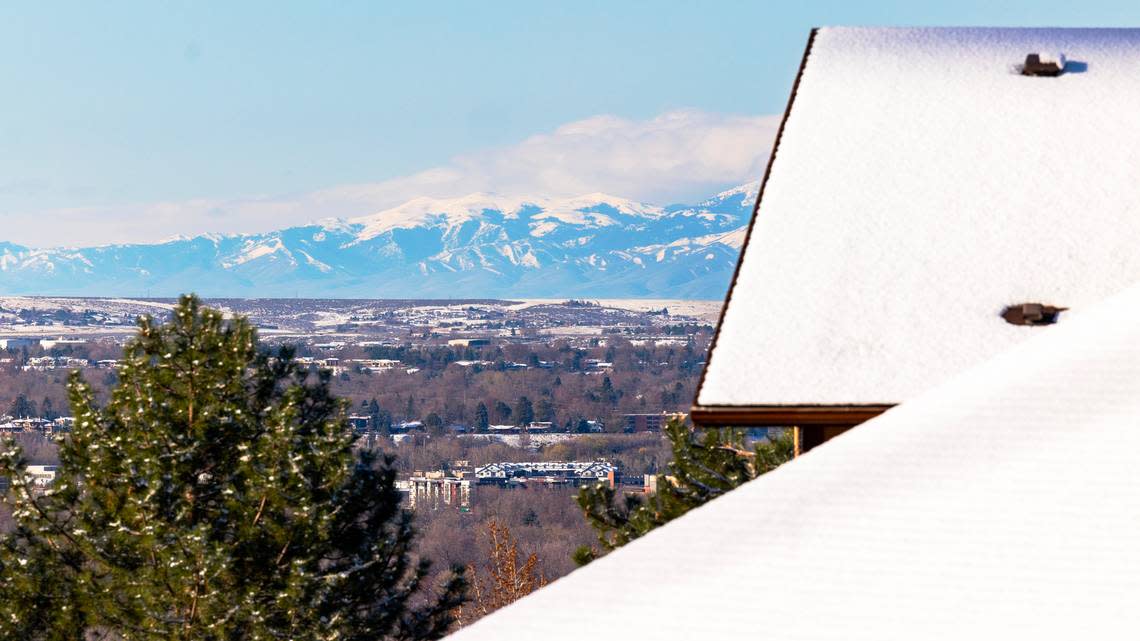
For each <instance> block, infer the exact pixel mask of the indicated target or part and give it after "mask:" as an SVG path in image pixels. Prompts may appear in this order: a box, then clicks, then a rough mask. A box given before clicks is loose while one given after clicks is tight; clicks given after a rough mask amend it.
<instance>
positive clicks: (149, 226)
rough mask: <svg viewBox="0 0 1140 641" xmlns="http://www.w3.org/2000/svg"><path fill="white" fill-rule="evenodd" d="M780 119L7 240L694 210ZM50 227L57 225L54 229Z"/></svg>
mask: <svg viewBox="0 0 1140 641" xmlns="http://www.w3.org/2000/svg"><path fill="white" fill-rule="evenodd" d="M778 126H779V118H778V117H777V116H731V115H723V114H712V113H707V112H702V111H696V110H683V111H671V112H668V113H665V114H662V115H660V116H657V117H656V118H653V119H650V120H640V121H639V120H629V119H625V118H619V117H616V116H607V115H602V116H594V117H591V118H586V119H585V120H579V121H576V122H571V123H568V124H565V125H562V126H561V127H558V128H557V129H555V130H554V131H552V132H550V133H544V134H538V135H535V136H531V137H530V138H527V139H526V140H524V141H522V142H520V143H518V144H516V145H510V146H506V147H499V148H492V149H485V150H481V151H477V152H474V153H469V154H463V155H460V156H457V157H455V158H453V159H452V160H451V161H450V162H448V163H447V164H446V165H444V166H441V167H436V168H433V169H429V170H427V171H422V172H419V173H416V174H412V175H410V176H404V177H400V178H393V179H389V180H384V181H380V182H376V183H365V184H352V185H340V186H335V187H330V188H327V189H322V190H319V191H315V192H312V193H307V194H301V195H298V196H295V197H251V198H244V199H230V200H213V199H198V200H191V201H181V202H164V203H147V204H138V205H129V206H123V207H98V208H74V209H57V210H51V211H44V212H33V213H27V214H9V215H6V216H5V217H4V219H5V220H6V221H7V222H8V233H7V234H5V236H6V239H7V240H11V241H13V242H17V243H23V244H29V245H33V246H45V245H91V244H99V243H117V242H151V241H155V240H159V239H162V238H168V237H171V236H175V235H195V234H200V233H204V232H219V233H235V232H255V231H267V230H271V229H278V228H281V227H287V226H290V225H296V224H302V223H305V222H310V221H313V220H317V219H320V218H327V217H351V216H359V215H364V214H369V213H372V212H375V211H377V210H380V209H384V208H387V207H391V206H394V205H397V204H400V203H402V202H404V201H407V200H410V199H412V198H415V197H417V196H433V197H437V198H447V197H454V196H461V195H464V194H468V193H471V192H476V191H493V192H499V193H504V194H518V195H541V196H570V195H577V194H585V193H593V192H606V193H610V194H614V195H618V196H622V197H625V198H632V199H636V200H643V201H647V202H651V203H655V204H668V203H673V202H691V201H693V200H695V199H698V198H703V197H705V196H709V195H711V194H712V193H713V192H715V191H716V190H719V189H721V188H723V187H726V186H731V185H735V184H739V183H743V182H747V181H749V180H756V179H758V178H759V177H760V173H761V171H762V170H763V166H764V163H765V162H766V161H767V159H768V152H769V149H770V148H771V144H772V141H773V140H774V138H775V134H776V129H777V127H778ZM45 221H50V224H47V225H45V224H44V223H45Z"/></svg>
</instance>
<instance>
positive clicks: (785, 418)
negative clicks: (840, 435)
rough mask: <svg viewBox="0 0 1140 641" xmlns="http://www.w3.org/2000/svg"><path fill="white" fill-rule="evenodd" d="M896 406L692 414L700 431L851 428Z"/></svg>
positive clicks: (716, 409)
mask: <svg viewBox="0 0 1140 641" xmlns="http://www.w3.org/2000/svg"><path fill="white" fill-rule="evenodd" d="M892 407H894V405H889V404H875V405H744V406H735V405H734V406H725V405H721V406H701V405H694V406H693V408H692V410H691V411H690V414H689V416H690V418H692V420H693V424H695V425H697V426H698V427H730V426H749V427H791V426H798V427H804V426H813V425H819V426H834V427H851V426H855V425H858V424H860V423H864V422H866V421H869V420H871V419H873V418H875V417H876V416H878V415H879V414H882V413H883V412H885V411H887V410H889V409H891V408H892Z"/></svg>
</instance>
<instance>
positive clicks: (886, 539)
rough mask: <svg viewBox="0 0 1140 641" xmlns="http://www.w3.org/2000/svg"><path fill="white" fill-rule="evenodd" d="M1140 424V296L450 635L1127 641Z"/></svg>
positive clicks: (1131, 633) (957, 380) (1051, 331)
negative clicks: (1112, 640) (1122, 640)
mask: <svg viewBox="0 0 1140 641" xmlns="http://www.w3.org/2000/svg"><path fill="white" fill-rule="evenodd" d="M1138 425H1140V287H1133V288H1130V289H1128V290H1127V291H1126V292H1125V293H1124V294H1122V295H1120V296H1118V297H1116V298H1114V299H1112V300H1110V301H1108V302H1106V303H1104V304H1102V305H1099V306H1094V307H1093V308H1091V309H1087V310H1085V311H1084V312H1082V314H1080V317H1079V318H1075V319H1073V320H1072V321H1071V322H1069V323H1062V324H1059V325H1057V326H1054V327H1050V328H1045V329H1043V330H1042V331H1041V332H1040V333H1039V334H1038V335H1036V336H1034V337H1033V338H1030V339H1028V340H1027V341H1024V342H1022V343H1021V344H1019V345H1017V346H1015V347H1014V348H1012V349H1011V350H1009V351H1006V352H1004V353H1002V354H1000V355H999V356H997V357H996V358H994V359H992V360H990V361H988V362H986V363H985V364H983V365H982V366H980V367H978V368H973V369H970V370H967V371H966V372H965V373H960V374H959V375H958V376H955V377H953V378H952V379H951V380H950V381H948V382H946V383H944V384H943V385H941V386H938V387H936V388H935V389H933V390H930V391H928V392H926V393H924V394H922V395H920V396H918V397H917V398H915V399H913V400H911V401H909V402H907V403H904V404H902V405H900V406H898V407H896V408H894V409H892V410H889V411H888V412H886V413H885V414H883V415H881V416H879V417H878V418H875V419H873V420H871V421H869V422H867V423H865V424H863V425H861V426H859V427H857V428H855V429H854V430H851V431H849V432H847V433H845V434H843V435H841V436H839V437H837V438H835V439H833V440H831V441H829V442H827V443H825V444H823V445H821V446H819V447H817V448H815V449H813V450H812V451H811V452H809V453H807V454H805V455H804V456H801V457H800V458H798V459H796V460H794V461H792V462H790V463H788V464H786V465H784V466H783V467H781V468H779V469H777V470H775V471H774V472H771V473H769V474H767V475H765V476H763V477H761V478H759V479H757V480H756V481H753V482H751V483H748V484H746V485H744V486H743V487H741V488H738V489H737V490H735V491H733V492H730V493H729V494H728V495H726V496H724V497H722V498H719V499H717V500H715V501H713V502H711V503H709V504H707V505H705V506H703V507H701V508H698V509H696V510H694V511H692V512H690V513H689V514H687V515H685V516H684V517H681V518H680V519H677V520H676V521H674V522H672V523H669V524H667V525H665V526H664V527H662V528H659V529H657V530H655V531H653V532H651V533H649V534H648V535H646V536H645V537H643V538H641V539H638V540H635V541H633V542H632V543H630V544H629V545H627V546H625V547H623V548H621V549H619V550H617V551H616V552H614V553H612V554H610V555H608V556H606V557H603V558H601V559H599V560H597V561H595V562H593V563H591V564H590V565H588V566H586V567H585V568H582V569H580V570H578V571H576V572H574V573H572V574H570V575H569V576H567V577H565V578H562V579H560V580H558V581H556V582H554V583H553V584H551V585H550V586H548V587H546V588H544V589H542V590H540V591H538V592H537V593H535V594H533V595H531V596H529V597H527V598H525V599H523V600H522V601H520V602H518V603H516V604H514V605H512V606H509V607H507V608H505V609H504V610H501V611H499V612H497V613H495V614H492V615H490V616H489V617H487V618H485V619H483V620H481V621H478V622H476V623H475V624H474V625H472V626H471V627H470V628H468V629H465V630H461V631H460V632H459V633H458V634H456V635H455V636H454V639H455V640H456V641H476V640H479V639H487V640H495V641H498V640H499V639H543V640H544V641H558V640H561V639H566V640H571V639H573V640H579V639H597V638H602V639H635V638H636V639H659V640H669V639H677V640H683V641H693V640H695V639H737V638H744V637H750V636H756V637H761V638H766V639H837V640H839V639H842V640H844V641H858V640H861V639H868V640H871V639H874V640H884V639H906V640H912V639H977V638H993V637H994V636H996V635H999V634H1000V635H1002V636H1013V637H1016V638H1020V639H1038V640H1040V639H1076V638H1102V639H1103V638H1135V637H1136V636H1137V635H1140V608H1137V607H1136V603H1137V599H1138V598H1140V546H1137V545H1136V539H1137V536H1136V535H1137V532H1138V531H1140V475H1138V474H1137V471H1136V470H1137V466H1136V452H1137V451H1140V430H1138V429H1136V428H1137V426H1138ZM631 584H632V585H633V586H635V588H636V589H630V587H631Z"/></svg>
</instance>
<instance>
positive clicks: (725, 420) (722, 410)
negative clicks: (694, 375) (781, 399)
mask: <svg viewBox="0 0 1140 641" xmlns="http://www.w3.org/2000/svg"><path fill="white" fill-rule="evenodd" d="M818 31H819V30H818V29H812V30H811V35H810V36H808V41H807V46H805V47H804V54H803V58H801V59H800V68H799V71H797V72H796V80H795V82H794V83H793V84H792V93H791V95H790V96H788V104H787V106H786V107H785V109H784V116H783V118H782V119H781V120H780V128H779V129H778V130H777V132H776V141H775V143H774V144H773V145H772V153H771V155H770V156H769V158H768V166H767V168H765V170H764V178H763V179H762V180H761V181H760V189H759V192H758V193H757V194H756V204H755V205H754V206H753V207H752V218H751V220H749V221H748V231H747V232H746V234H745V237H744V245H743V246H742V247H741V249H740V257H739V258H738V259H737V261H736V269H735V270H734V271H733V273H732V284H731V285H729V289H728V297H727V298H726V299H725V304H724V307H722V308H721V310H720V318H719V319H718V320H717V325H716V333H714V334H713V339H712V344H711V345H710V346H709V358H708V363H707V364H706V365H705V369H704V371H702V372H701V380H700V382H699V383H698V384H697V395H696V398H697V399H699V398H700V397H701V390H702V389H703V388H704V385H705V376H706V375H707V373H708V368H709V365H711V364H712V359H713V358H715V357H716V347H717V342H718V341H719V340H720V332H721V328H723V327H724V317H725V314H726V313H727V311H728V305H729V303H730V302H731V301H732V296H733V294H735V293H736V283H737V280H738V279H739V277H740V266H741V264H742V263H743V262H744V256H745V255H746V254H747V252H748V242H749V241H750V240H751V239H752V228H753V227H755V225H756V217H757V216H758V215H759V212H760V205H761V203H763V202H764V190H765V188H767V186H768V178H769V177H770V176H771V175H772V167H773V166H774V165H775V164H776V156H777V154H778V153H779V150H780V142H781V141H782V140H783V137H784V127H785V125H787V122H788V117H789V116H790V115H791V113H792V107H793V106H794V105H795V102H796V94H797V92H798V91H799V87H800V80H801V79H802V78H803V75H804V69H805V68H806V67H807V61H808V56H810V55H811V48H812V44H813V43H814V42H815V36H816V33H817V32H818ZM891 407H894V405H892V404H867V405H850V404H848V405H828V404H819V405H804V404H800V405H774V404H772V405H697V404H695V403H694V404H693V406H692V408H691V410H690V413H689V414H690V417H691V418H692V420H693V424H695V425H697V426H699V427H719V426H749V427H786V426H811V425H819V426H834V427H852V426H855V425H858V424H860V423H863V422H865V421H868V420H870V419H872V418H874V417H876V416H878V415H879V414H882V413H883V412H885V411H887V410H888V409H890V408H891Z"/></svg>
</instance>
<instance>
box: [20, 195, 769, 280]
mask: <svg viewBox="0 0 1140 641" xmlns="http://www.w3.org/2000/svg"><path fill="white" fill-rule="evenodd" d="M755 192H756V184H755V183H749V184H746V185H741V186H739V187H735V188H733V189H729V190H726V191H723V192H721V193H719V194H716V195H715V196H713V197H711V198H709V199H706V200H704V201H702V202H700V203H698V204H696V205H682V204H678V205H669V206H665V207H662V206H657V205H652V204H649V203H643V202H638V201H634V200H629V199H625V198H621V197H619V196H613V195H609V194H602V193H594V194H586V195H582V196H573V197H534V196H528V197H520V196H506V195H500V194H493V193H485V192H482V193H474V194H468V195H466V196H460V197H457V198H429V197H422V198H416V199H413V200H410V201H407V202H405V203H402V204H400V205H397V206H396V207H391V208H388V209H384V210H381V211H378V212H375V213H372V214H368V215H364V216H357V217H353V218H348V219H323V220H320V221H317V222H313V223H309V224H306V225H300V226H295V227H288V228H284V229H279V230H274V231H269V232H264V233H254V234H215V233H207V234H202V235H198V236H193V237H175V238H170V239H166V240H164V241H161V242H157V243H139V244H116V245H101V246H96V247H55V248H44V249H35V248H29V247H23V246H20V245H16V244H14V243H9V242H0V291H3V292H5V293H7V294H41V295H82V296H120V295H128V296H137V295H150V296H173V295H175V294H178V293H181V292H188V291H195V292H197V293H199V294H201V295H204V296H213V297H217V296H225V297H250V296H255V297H263V296H299V297H314V296H316V297H330V296H336V297H363V298H391V297H444V298H446V297H450V296H455V295H458V294H463V295H474V294H478V295H479V296H494V297H531V298H544V297H574V296H593V297H606V298H660V297H670V298H710V299H712V298H722V297H723V296H724V293H725V290H726V289H727V287H728V281H729V279H730V278H731V274H732V270H733V268H734V267H735V264H736V258H737V255H738V253H739V249H740V247H741V244H742V243H743V238H744V233H745V229H746V226H747V223H748V217H749V216H750V214H751V208H752V202H753V200H754V199H755Z"/></svg>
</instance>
